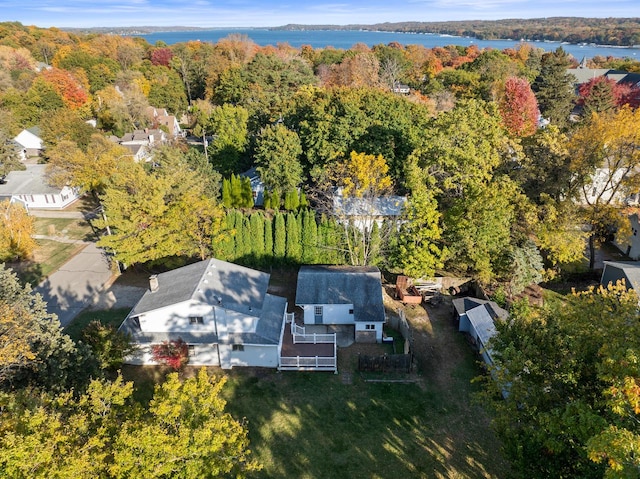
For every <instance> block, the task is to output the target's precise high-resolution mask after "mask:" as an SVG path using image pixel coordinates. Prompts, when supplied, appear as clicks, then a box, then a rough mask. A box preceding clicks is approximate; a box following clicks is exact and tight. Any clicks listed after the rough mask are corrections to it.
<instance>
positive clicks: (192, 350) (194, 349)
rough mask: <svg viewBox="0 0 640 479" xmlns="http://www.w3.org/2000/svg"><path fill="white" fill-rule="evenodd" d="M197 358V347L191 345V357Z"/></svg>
mask: <svg viewBox="0 0 640 479" xmlns="http://www.w3.org/2000/svg"><path fill="white" fill-rule="evenodd" d="M195 356H196V347H195V346H194V345H193V344H189V357H190V358H194V357H195Z"/></svg>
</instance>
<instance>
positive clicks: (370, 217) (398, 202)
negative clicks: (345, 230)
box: [333, 188, 407, 231]
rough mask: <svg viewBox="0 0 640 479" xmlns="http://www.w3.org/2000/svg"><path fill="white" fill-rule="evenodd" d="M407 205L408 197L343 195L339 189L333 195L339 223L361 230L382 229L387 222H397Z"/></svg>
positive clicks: (334, 208) (335, 212)
mask: <svg viewBox="0 0 640 479" xmlns="http://www.w3.org/2000/svg"><path fill="white" fill-rule="evenodd" d="M406 203H407V198H406V196H393V195H389V196H377V197H373V198H366V197H354V196H349V197H347V198H345V197H344V196H343V195H342V189H341V188H338V189H337V190H336V192H335V194H334V195H333V213H334V214H335V215H336V216H337V217H338V219H339V221H349V222H351V224H353V225H354V226H355V227H356V228H359V229H360V230H363V231H364V230H367V229H369V228H372V227H373V225H374V223H376V224H377V225H378V227H381V226H382V224H383V222H384V221H385V220H392V221H397V220H399V218H400V215H401V214H402V210H403V209H404V206H405V205H406Z"/></svg>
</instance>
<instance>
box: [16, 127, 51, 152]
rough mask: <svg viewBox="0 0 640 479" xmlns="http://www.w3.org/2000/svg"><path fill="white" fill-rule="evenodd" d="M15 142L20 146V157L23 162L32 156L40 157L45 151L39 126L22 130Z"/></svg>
mask: <svg viewBox="0 0 640 479" xmlns="http://www.w3.org/2000/svg"><path fill="white" fill-rule="evenodd" d="M13 141H15V142H16V143H17V144H18V146H19V148H20V150H21V154H20V156H21V158H22V161H24V160H26V159H27V158H28V157H30V156H40V153H42V150H43V149H44V146H43V143H42V138H40V128H38V127H37V126H34V127H33V128H29V129H27V130H22V131H21V132H20V133H19V134H18V136H16V137H15V138H14V139H13Z"/></svg>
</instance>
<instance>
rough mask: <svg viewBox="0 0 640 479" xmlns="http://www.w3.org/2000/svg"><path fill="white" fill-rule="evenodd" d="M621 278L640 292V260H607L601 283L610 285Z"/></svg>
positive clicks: (629, 286)
mask: <svg viewBox="0 0 640 479" xmlns="http://www.w3.org/2000/svg"><path fill="white" fill-rule="evenodd" d="M612 270H613V271H612ZM620 279H624V280H625V284H626V286H627V288H631V289H634V290H635V291H637V292H639V294H640V261H605V262H604V269H603V271H602V278H601V279H600V283H601V284H602V285H603V286H608V285H609V283H615V282H616V281H618V280H620Z"/></svg>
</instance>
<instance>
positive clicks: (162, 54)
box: [151, 48, 173, 67]
mask: <svg viewBox="0 0 640 479" xmlns="http://www.w3.org/2000/svg"><path fill="white" fill-rule="evenodd" d="M172 58H173V52H172V51H171V49H169V48H156V49H155V50H153V51H152V52H151V63H153V64H154V65H162V66H163V67H168V66H169V62H170V61H171V59H172Z"/></svg>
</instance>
